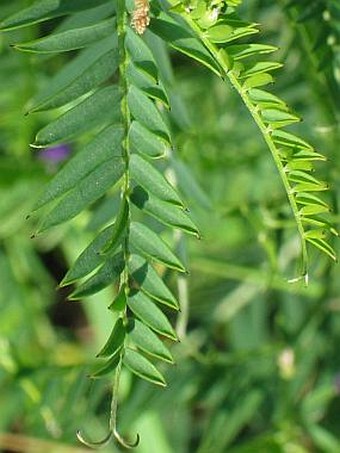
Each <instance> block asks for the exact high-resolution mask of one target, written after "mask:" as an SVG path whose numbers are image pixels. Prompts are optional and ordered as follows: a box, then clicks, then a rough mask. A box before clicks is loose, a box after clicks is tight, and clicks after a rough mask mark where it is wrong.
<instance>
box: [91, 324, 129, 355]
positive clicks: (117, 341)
mask: <svg viewBox="0 0 340 453" xmlns="http://www.w3.org/2000/svg"><path fill="white" fill-rule="evenodd" d="M125 332H126V329H125V326H124V323H123V319H122V318H118V319H117V321H116V324H115V325H114V327H113V329H112V332H111V335H110V337H109V339H108V340H107V342H106V343H105V345H104V347H103V348H102V349H101V350H100V352H98V354H97V357H109V356H111V355H115V354H117V352H118V351H119V350H120V349H121V348H122V346H123V344H124V339H125Z"/></svg>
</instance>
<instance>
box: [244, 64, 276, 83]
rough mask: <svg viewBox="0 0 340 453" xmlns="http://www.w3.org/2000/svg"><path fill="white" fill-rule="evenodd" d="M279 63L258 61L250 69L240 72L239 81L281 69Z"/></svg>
mask: <svg viewBox="0 0 340 453" xmlns="http://www.w3.org/2000/svg"><path fill="white" fill-rule="evenodd" d="M282 66H283V65H282V64H281V63H276V62H275V61H258V62H257V63H255V64H254V65H253V66H251V67H250V68H248V69H246V70H245V71H242V73H241V75H240V77H239V78H240V79H244V78H247V77H252V76H255V75H257V74H262V73H264V72H268V71H273V70H274V69H279V68H282Z"/></svg>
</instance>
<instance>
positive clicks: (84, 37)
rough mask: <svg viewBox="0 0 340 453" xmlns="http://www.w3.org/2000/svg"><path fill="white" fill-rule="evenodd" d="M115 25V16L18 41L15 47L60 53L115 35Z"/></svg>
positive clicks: (30, 50)
mask: <svg viewBox="0 0 340 453" xmlns="http://www.w3.org/2000/svg"><path fill="white" fill-rule="evenodd" d="M115 26H116V19H115V18H113V19H107V20H105V21H102V22H99V23H96V24H94V25H89V26H86V27H82V28H72V29H70V30H66V31H64V32H60V33H53V34H51V35H48V36H46V37H44V38H40V39H36V40H34V41H29V42H25V43H18V44H15V45H14V47H15V48H16V49H18V50H22V51H26V52H34V53H55V52H57V53H58V52H66V51H70V50H75V49H81V48H83V47H87V46H88V45H90V44H93V43H95V42H98V41H100V40H101V39H104V38H106V37H107V36H111V35H113V33H114V32H115Z"/></svg>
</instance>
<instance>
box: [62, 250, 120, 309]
mask: <svg viewBox="0 0 340 453" xmlns="http://www.w3.org/2000/svg"><path fill="white" fill-rule="evenodd" d="M123 269H124V261H123V255H122V254H121V253H117V255H115V256H113V257H112V258H108V259H107V260H106V261H105V263H104V264H103V266H102V267H101V268H100V269H99V270H98V271H97V272H96V273H95V274H94V275H93V276H92V277H90V278H89V279H87V280H86V281H85V282H84V283H82V284H81V285H79V286H78V288H77V289H76V290H75V291H73V292H72V294H71V295H70V296H69V299H70V300H78V299H83V298H84V297H88V296H91V295H92V294H95V293H97V292H99V291H101V290H102V289H104V288H106V287H107V286H109V285H110V284H111V283H113V282H114V281H116V280H117V279H118V277H119V276H120V274H121V273H122V271H123Z"/></svg>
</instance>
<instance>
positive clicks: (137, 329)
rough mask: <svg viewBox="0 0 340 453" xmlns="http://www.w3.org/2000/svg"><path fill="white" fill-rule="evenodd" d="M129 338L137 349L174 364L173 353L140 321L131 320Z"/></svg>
mask: <svg viewBox="0 0 340 453" xmlns="http://www.w3.org/2000/svg"><path fill="white" fill-rule="evenodd" d="M128 338H130V339H131V340H132V341H133V343H134V344H135V345H136V346H137V348H139V349H141V350H142V351H143V352H146V353H147V354H150V355H151V356H153V357H156V358H158V359H160V360H164V361H165V362H169V363H174V361H173V358H172V355H171V353H170V352H169V350H168V348H167V347H166V346H165V345H164V344H163V342H162V341H161V340H160V339H159V338H158V336H157V335H156V334H155V333H154V332H153V331H152V330H151V329H149V328H148V327H146V325H145V324H143V323H142V322H140V321H138V319H131V320H130V323H129V326H128Z"/></svg>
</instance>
